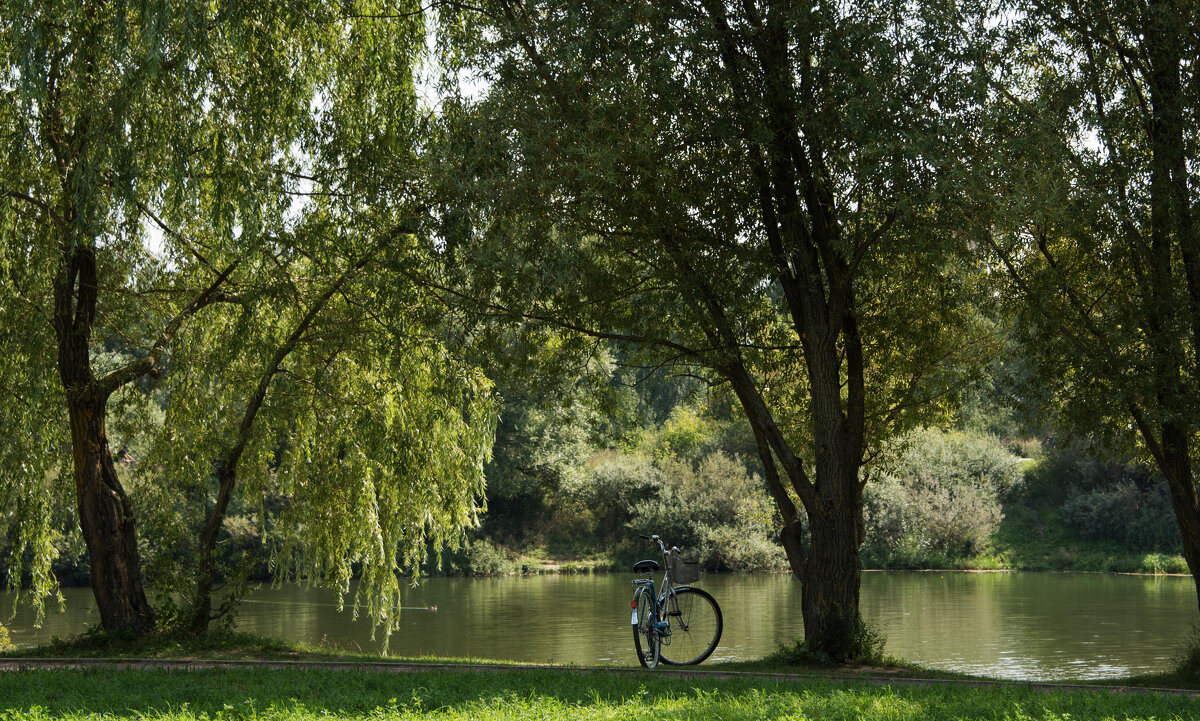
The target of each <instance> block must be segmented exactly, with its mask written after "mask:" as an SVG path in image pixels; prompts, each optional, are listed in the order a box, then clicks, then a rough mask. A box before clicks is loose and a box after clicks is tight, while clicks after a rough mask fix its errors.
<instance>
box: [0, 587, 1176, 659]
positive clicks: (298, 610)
mask: <svg viewBox="0 0 1200 721" xmlns="http://www.w3.org/2000/svg"><path fill="white" fill-rule="evenodd" d="M630 578H632V574H600V575H562V576H554V575H550V576H532V577H505V578H479V579H465V578H428V579H424V580H423V581H422V582H421V584H420V586H417V587H414V588H410V589H408V590H407V592H406V594H405V601H404V604H405V607H406V608H405V611H404V612H403V614H402V616H401V619H400V624H399V626H400V627H399V629H398V630H397V631H396V633H394V634H393V635H392V638H391V641H390V649H391V652H392V654H394V655H402V656H420V655H429V656H440V657H474V658H494V659H511V660H518V661H531V662H550V663H569V664H580V665H593V664H618V665H632V664H634V663H636V659H635V658H634V655H633V643H632V633H631V631H630V628H629V625H628V624H629V598H630V595H631V586H630V583H629V579H630ZM698 585H700V586H702V587H704V588H705V589H707V590H708V591H710V592H711V593H712V594H713V595H714V596H715V597H716V598H717V600H718V601H719V602H720V605H721V609H722V611H723V612H724V615H725V631H724V634H723V635H722V638H721V644H720V646H719V647H718V648H717V651H716V653H714V654H713V659H714V660H733V659H753V658H759V657H761V656H764V655H766V654H768V653H770V652H772V651H773V650H775V649H776V648H778V646H779V644H780V643H782V642H785V641H787V640H788V639H792V638H796V637H797V636H799V635H800V634H801V632H802V628H803V626H802V620H801V617H800V584H799V583H798V582H797V581H795V580H794V579H793V578H792V577H791V576H788V575H784V574H761V575H759V574H752V575H740V574H710V575H706V576H704V577H703V578H702V580H701V582H700V583H699V584H698ZM64 593H65V595H66V597H67V610H66V611H65V612H64V613H59V612H57V611H56V610H49V611H48V612H47V617H46V621H45V623H44V624H43V626H42V628H41V629H35V628H34V627H33V616H32V613H31V612H30V611H28V610H27V609H24V608H22V609H20V610H19V611H18V614H17V617H16V618H15V619H13V620H11V621H6V622H5V625H7V626H8V627H9V629H10V631H11V636H12V640H13V642H14V643H16V644H18V645H36V644H39V643H45V642H46V641H47V640H49V639H50V638H51V637H52V636H59V637H64V638H65V637H69V636H72V635H75V634H78V633H80V632H82V631H84V630H85V629H86V628H87V627H88V626H89V625H90V624H93V623H95V622H96V615H95V611H94V608H93V605H92V601H91V592H90V590H89V589H64ZM4 602H6V603H8V604H11V599H7V598H6V599H4ZM336 605H337V604H336V598H335V597H334V596H333V594H331V593H329V592H325V591H320V590H312V589H305V588H303V587H301V586H297V585H288V586H284V587H282V588H263V589H260V590H259V591H257V592H255V593H254V594H253V595H252V596H251V597H250V598H248V599H246V601H245V602H244V604H243V606H242V609H241V611H240V613H239V615H238V619H237V626H238V627H239V628H241V629H243V630H246V631H252V632H254V633H259V634H263V635H267V636H274V637H278V638H283V639H288V640H298V641H306V642H309V643H325V644H327V645H331V646H336V647H339V648H343V649H348V650H360V649H361V650H372V651H374V650H378V649H379V648H380V641H379V639H376V640H374V641H373V640H371V628H370V623H369V622H368V621H367V619H366V618H364V617H360V618H359V619H358V620H357V621H355V620H353V619H352V618H351V612H350V610H349V608H347V609H346V611H344V612H342V613H338V611H337V608H336ZM6 608H11V605H9V606H6ZM862 612H863V615H864V616H865V617H866V619H867V620H868V621H869V622H871V623H873V624H875V625H876V626H878V627H879V628H880V629H881V630H882V631H883V633H884V634H885V635H886V637H887V648H886V651H887V653H889V654H891V655H894V656H898V657H900V658H903V659H905V660H907V661H913V662H916V663H919V664H922V665H925V666H929V667H933V668H940V669H948V670H954V671H962V672H965V673H973V674H981V675H987V676H993V677H1001V678H1012V679H1038V680H1071V679H1099V678H1107V677H1114V676H1125V675H1129V674H1133V673H1141V672H1147V671H1158V670H1163V669H1166V668H1169V667H1170V665H1171V659H1172V657H1173V656H1174V655H1176V654H1177V653H1179V651H1180V650H1181V649H1182V647H1183V645H1184V644H1185V643H1186V641H1187V637H1188V635H1189V634H1190V633H1191V629H1192V628H1193V626H1194V625H1195V624H1197V622H1198V621H1200V614H1198V613H1197V610H1196V595H1195V587H1194V585H1193V584H1192V581H1191V579H1190V578H1183V577H1166V576H1157V577H1152V576H1114V575H1104V574H1071V573H952V572H945V573H943V572H925V573H897V572H887V573H881V572H868V573H865V574H863V587H862Z"/></svg>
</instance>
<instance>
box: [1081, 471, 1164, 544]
mask: <svg viewBox="0 0 1200 721" xmlns="http://www.w3.org/2000/svg"><path fill="white" fill-rule="evenodd" d="M1059 518H1060V519H1061V521H1062V524H1063V526H1064V527H1065V528H1066V529H1067V530H1069V531H1070V532H1071V533H1073V534H1074V535H1076V536H1078V537H1079V538H1082V539H1084V540H1088V541H1116V542H1118V543H1122V544H1124V545H1125V546H1126V547H1127V548H1129V549H1131V550H1135V551H1175V550H1178V549H1179V548H1180V538H1179V526H1178V524H1177V523H1176V521H1175V512H1174V509H1173V508H1172V506H1171V499H1170V497H1169V496H1168V495H1167V490H1166V488H1164V487H1163V484H1154V485H1150V486H1149V487H1145V488H1139V487H1138V486H1137V485H1135V484H1134V483H1132V482H1130V481H1127V480H1118V481H1116V482H1114V483H1111V484H1110V485H1106V486H1100V487H1098V488H1092V489H1090V490H1089V489H1087V488H1074V489H1072V490H1071V492H1070V493H1069V494H1068V496H1067V499H1066V501H1065V502H1064V503H1063V505H1062V509H1061V511H1060V515H1059Z"/></svg>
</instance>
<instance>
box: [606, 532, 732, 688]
mask: <svg viewBox="0 0 1200 721" xmlns="http://www.w3.org/2000/svg"><path fill="white" fill-rule="evenodd" d="M642 538H645V539H646V540H648V541H651V542H653V543H657V544H658V548H659V551H661V552H662V556H663V566H662V567H663V568H665V570H664V571H663V579H662V585H661V587H660V588H659V589H658V592H657V593H656V592H655V588H654V579H653V578H651V577H650V576H651V574H653V573H655V572H656V571H658V570H659V568H660V566H659V564H658V561H652V560H647V561H638V562H637V563H636V564H634V566H633V570H634V572H635V573H644V574H646V578H638V579H635V580H634V581H633V585H635V586H637V588H635V589H634V591H633V602H632V604H630V605H631V607H632V608H633V613H632V615H631V616H630V619H629V621H630V624H631V625H632V626H633V647H634V650H635V651H637V655H638V661H640V662H641V664H642V666H644V667H646V668H655V667H657V666H658V663H659V661H662V662H663V663H665V664H669V665H672V666H692V665H695V664H698V663H700V662H701V661H703V660H704V659H706V658H708V657H709V656H711V655H712V652H713V650H715V649H716V647H717V643H718V642H719V641H720V640H721V630H722V628H723V625H724V621H723V619H722V617H721V607H720V606H718V605H717V602H716V600H715V599H714V598H713V597H712V596H710V595H709V593H708V592H707V591H705V590H703V589H700V588H695V587H693V586H686V585H685V586H676V585H675V581H676V580H681V581H684V582H687V583H691V582H694V581H695V580H697V579H698V578H699V570H698V569H699V567H698V564H696V563H694V562H688V561H685V560H684V559H683V557H682V555H681V552H680V550H679V549H678V548H676V547H674V546H672V547H671V548H670V550H668V549H667V546H666V544H665V543H663V542H662V539H660V538H659V537H658V536H642Z"/></svg>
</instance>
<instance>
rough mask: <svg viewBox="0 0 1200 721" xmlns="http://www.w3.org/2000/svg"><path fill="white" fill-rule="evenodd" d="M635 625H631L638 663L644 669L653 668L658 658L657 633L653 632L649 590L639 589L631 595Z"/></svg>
mask: <svg viewBox="0 0 1200 721" xmlns="http://www.w3.org/2000/svg"><path fill="white" fill-rule="evenodd" d="M633 603H634V608H635V609H636V612H637V616H636V618H637V623H636V624H634V625H633V648H634V650H635V651H637V656H638V661H640V662H641V664H642V665H643V666H645V667H646V668H654V667H655V666H657V665H658V660H659V658H660V655H659V654H660V646H659V642H658V640H659V639H658V632H657V631H655V630H654V615H655V614H654V611H655V608H654V596H653V595H652V594H651V593H650V591H649V590H647V589H645V588H639V589H638V590H636V591H634V593H633Z"/></svg>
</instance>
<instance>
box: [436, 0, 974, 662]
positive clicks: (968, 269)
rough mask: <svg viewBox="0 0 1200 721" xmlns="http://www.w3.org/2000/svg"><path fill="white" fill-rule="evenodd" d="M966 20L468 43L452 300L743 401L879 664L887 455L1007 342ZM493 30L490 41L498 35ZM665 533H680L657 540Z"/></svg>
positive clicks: (781, 506)
mask: <svg viewBox="0 0 1200 721" xmlns="http://www.w3.org/2000/svg"><path fill="white" fill-rule="evenodd" d="M965 17H978V13H977V11H976V10H975V9H974V8H972V7H970V6H969V5H966V4H960V3H954V2H944V3H921V4H915V5H914V4H910V5H897V4H895V3H874V2H866V3H853V4H846V3H834V2H816V3H802V4H797V3H792V2H772V1H770V0H761V1H760V0H751V1H749V2H738V3H722V2H719V1H717V0H703V1H701V0H695V1H684V0H673V1H668V2H640V1H637V2H609V1H607V0H591V1H570V2H566V1H564V2H553V1H550V2H532V1H531V2H509V1H507V0H499V1H497V2H483V3H471V4H464V7H463V8H462V9H461V11H460V12H457V13H450V14H448V16H447V18H446V23H445V24H444V28H445V31H446V33H447V38H448V41H447V42H448V44H449V45H452V46H453V48H454V49H455V50H456V52H457V54H450V55H449V56H448V60H449V61H451V62H453V61H454V60H455V59H462V60H463V62H462V65H452V66H451V67H452V68H453V69H454V70H455V71H456V72H457V75H456V77H464V76H465V75H467V74H470V73H474V74H475V75H477V76H478V77H479V79H480V80H481V82H480V83H478V84H477V85H476V86H475V87H476V89H478V88H480V87H481V88H482V90H479V91H478V92H479V94H480V97H479V98H478V99H477V100H468V99H460V100H459V101H458V103H457V105H456V104H454V103H449V104H448V111H447V116H448V117H451V118H456V119H457V121H458V122H459V123H460V125H459V126H458V129H457V131H458V138H459V140H460V142H459V143H458V145H457V146H456V147H454V148H453V149H452V150H450V151H448V153H447V161H446V162H447V163H449V164H451V166H452V169H450V170H448V171H447V176H448V177H449V178H451V179H453V180H454V181H456V182H457V184H452V185H448V187H447V190H446V192H447V193H450V194H451V197H455V198H457V197H465V198H468V199H470V201H471V205H470V206H468V205H466V204H463V205H459V206H451V207H450V208H448V209H447V211H446V212H445V214H444V215H443V220H444V228H445V230H444V233H445V234H446V237H447V238H448V239H449V241H448V244H447V251H446V252H447V253H448V254H450V255H452V256H453V257H455V258H457V259H458V260H459V261H460V262H461V264H462V266H463V267H464V268H471V269H472V272H470V273H464V278H463V279H458V280H452V281H451V282H448V283H447V286H448V287H449V289H450V291H451V292H453V293H455V294H458V295H460V296H467V297H469V298H471V299H472V301H473V302H474V303H476V304H480V305H482V307H485V308H491V309H494V310H496V311H497V312H506V313H509V314H511V315H512V316H514V317H517V318H520V319H522V322H525V323H538V322H544V323H550V324H554V325H556V326H558V327H560V328H567V329H571V330H574V331H576V332H579V333H583V334H588V335H593V336H599V337H603V338H608V339H614V340H617V341H621V342H625V343H629V344H633V345H635V346H637V347H639V348H642V349H644V350H646V351H647V352H649V353H651V354H652V355H653V356H654V362H656V363H670V364H677V365H682V366H690V367H692V368H694V369H696V370H698V371H699V372H702V373H704V374H706V375H707V376H708V377H709V378H710V379H711V380H713V381H714V382H719V383H725V384H728V385H729V387H730V388H731V389H732V391H733V393H734V394H736V396H737V398H738V399H739V401H740V403H741V407H742V409H743V410H744V412H745V415H746V417H747V419H748V420H749V422H750V425H751V426H752V427H753V430H754V433H755V436H756V438H757V442H758V448H759V452H760V455H761V457H762V461H763V464H764V468H765V470H766V479H767V481H768V483H769V486H770V490H771V492H772V494H773V497H774V499H775V503H776V506H777V508H778V510H779V513H780V515H781V517H782V520H783V531H782V542H783V545H784V548H785V549H786V551H787V554H788V558H789V560H790V563H791V567H792V569H793V571H794V572H795V575H796V576H797V577H798V578H799V579H800V580H801V581H802V583H803V596H802V602H801V604H802V611H803V615H804V632H805V639H806V643H807V644H808V645H809V647H810V649H811V650H812V651H813V652H814V653H817V654H824V655H827V656H829V657H832V658H835V659H848V658H851V657H853V656H854V655H855V654H856V653H858V652H859V650H860V646H861V643H860V639H859V637H858V634H859V631H860V629H861V625H862V622H861V619H860V615H859V606H858V599H859V576H860V567H861V562H860V559H859V547H860V545H861V543H862V540H863V518H862V492H863V487H864V484H865V483H866V481H867V474H866V473H865V472H864V464H865V463H866V462H867V461H869V459H870V458H871V457H872V456H873V454H875V453H876V452H878V451H879V450H880V448H881V444H882V443H883V442H884V441H885V440H886V439H887V438H888V437H889V436H890V435H891V434H894V433H895V432H897V431H898V430H900V429H903V428H904V427H906V426H908V425H909V424H911V423H913V422H914V421H915V420H916V419H918V418H919V417H921V415H922V413H923V412H924V411H927V410H929V409H930V408H931V407H935V406H937V405H938V402H939V401H940V400H942V399H945V398H947V396H948V395H949V394H951V393H952V389H953V387H954V379H955V377H956V376H957V375H958V373H959V372H960V370H961V368H960V367H959V366H957V365H956V363H957V362H958V361H961V360H962V359H963V356H962V354H961V353H960V351H963V350H964V349H967V348H970V347H972V343H971V341H972V340H974V339H977V338H980V337H984V336H985V335H986V331H985V330H984V329H982V328H980V327H977V326H973V321H972V319H971V317H970V316H971V314H970V311H968V310H966V307H967V306H966V304H965V303H964V300H965V299H967V298H968V297H969V296H970V295H971V294H972V293H973V292H974V289H973V287H972V282H973V281H972V278H974V277H975V276H974V274H973V268H972V266H971V263H970V261H969V259H967V258H966V257H965V253H963V251H964V250H965V247H966V243H967V241H966V240H965V238H964V236H963V235H962V234H961V233H959V232H957V231H956V228H963V227H966V225H965V223H964V219H963V215H964V213H965V209H964V207H963V206H962V204H961V202H960V201H961V199H962V196H961V195H960V188H961V183H960V181H961V179H962V164H961V158H962V153H964V152H965V151H964V144H965V140H966V138H967V137H968V136H969V135H970V133H971V130H972V123H973V121H974V118H975V112H976V108H977V105H976V104H975V102H974V94H975V93H976V92H977V91H978V89H979V84H978V83H974V82H972V79H971V75H970V73H971V68H970V63H971V56H972V52H973V47H974V45H975V43H976V42H977V40H978V39H979V38H978V37H977V34H978V33H977V32H976V29H975V28H972V27H969V26H967V25H965V24H964V23H965V22H966V21H965V20H964V18H965ZM473 31H474V32H473ZM649 530H652V529H649Z"/></svg>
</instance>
